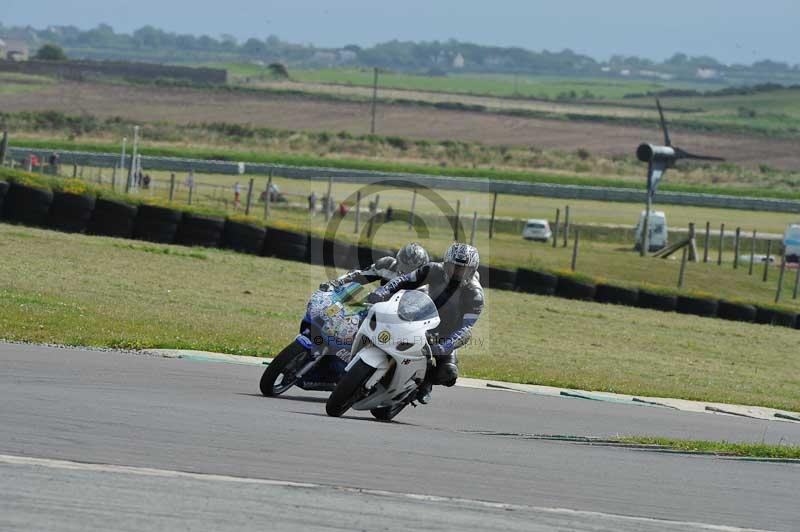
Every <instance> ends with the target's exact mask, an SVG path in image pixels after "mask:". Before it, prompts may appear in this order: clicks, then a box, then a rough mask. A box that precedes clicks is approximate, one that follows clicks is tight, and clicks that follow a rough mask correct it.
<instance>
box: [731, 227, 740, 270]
mask: <svg viewBox="0 0 800 532" xmlns="http://www.w3.org/2000/svg"><path fill="white" fill-rule="evenodd" d="M741 236H742V228H741V227H737V228H736V236H735V237H734V240H733V269H734V270H738V269H739V238H740V237H741Z"/></svg>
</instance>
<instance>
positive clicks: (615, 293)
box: [594, 283, 639, 307]
mask: <svg viewBox="0 0 800 532" xmlns="http://www.w3.org/2000/svg"><path fill="white" fill-rule="evenodd" d="M594 300H595V301H597V302H598V303H609V304H612V305H625V306H628V307H635V306H636V305H637V304H638V303H639V289H638V288H625V287H623V286H614V285H611V284H603V283H600V284H598V285H597V292H596V293H595V296H594Z"/></svg>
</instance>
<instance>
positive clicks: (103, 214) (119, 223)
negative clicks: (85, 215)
mask: <svg viewBox="0 0 800 532" xmlns="http://www.w3.org/2000/svg"><path fill="white" fill-rule="evenodd" d="M136 213H137V208H136V206H135V205H131V204H129V203H125V202H122V201H115V200H110V199H104V198H99V199H98V200H97V201H96V202H95V204H94V211H92V218H91V220H89V226H88V227H87V232H88V233H89V234H92V235H100V236H112V237H117V238H132V237H133V229H134V227H135V226H136Z"/></svg>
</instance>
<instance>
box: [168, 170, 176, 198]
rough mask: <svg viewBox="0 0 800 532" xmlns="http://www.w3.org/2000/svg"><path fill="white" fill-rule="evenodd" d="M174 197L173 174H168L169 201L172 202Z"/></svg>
mask: <svg viewBox="0 0 800 532" xmlns="http://www.w3.org/2000/svg"><path fill="white" fill-rule="evenodd" d="M174 198H175V174H170V176H169V201H170V203H172V200H173V199H174Z"/></svg>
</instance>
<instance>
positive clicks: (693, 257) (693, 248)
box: [689, 222, 697, 262]
mask: <svg viewBox="0 0 800 532" xmlns="http://www.w3.org/2000/svg"><path fill="white" fill-rule="evenodd" d="M696 236H697V234H696V230H695V227H694V222H689V260H690V261H692V262H697V240H696Z"/></svg>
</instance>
